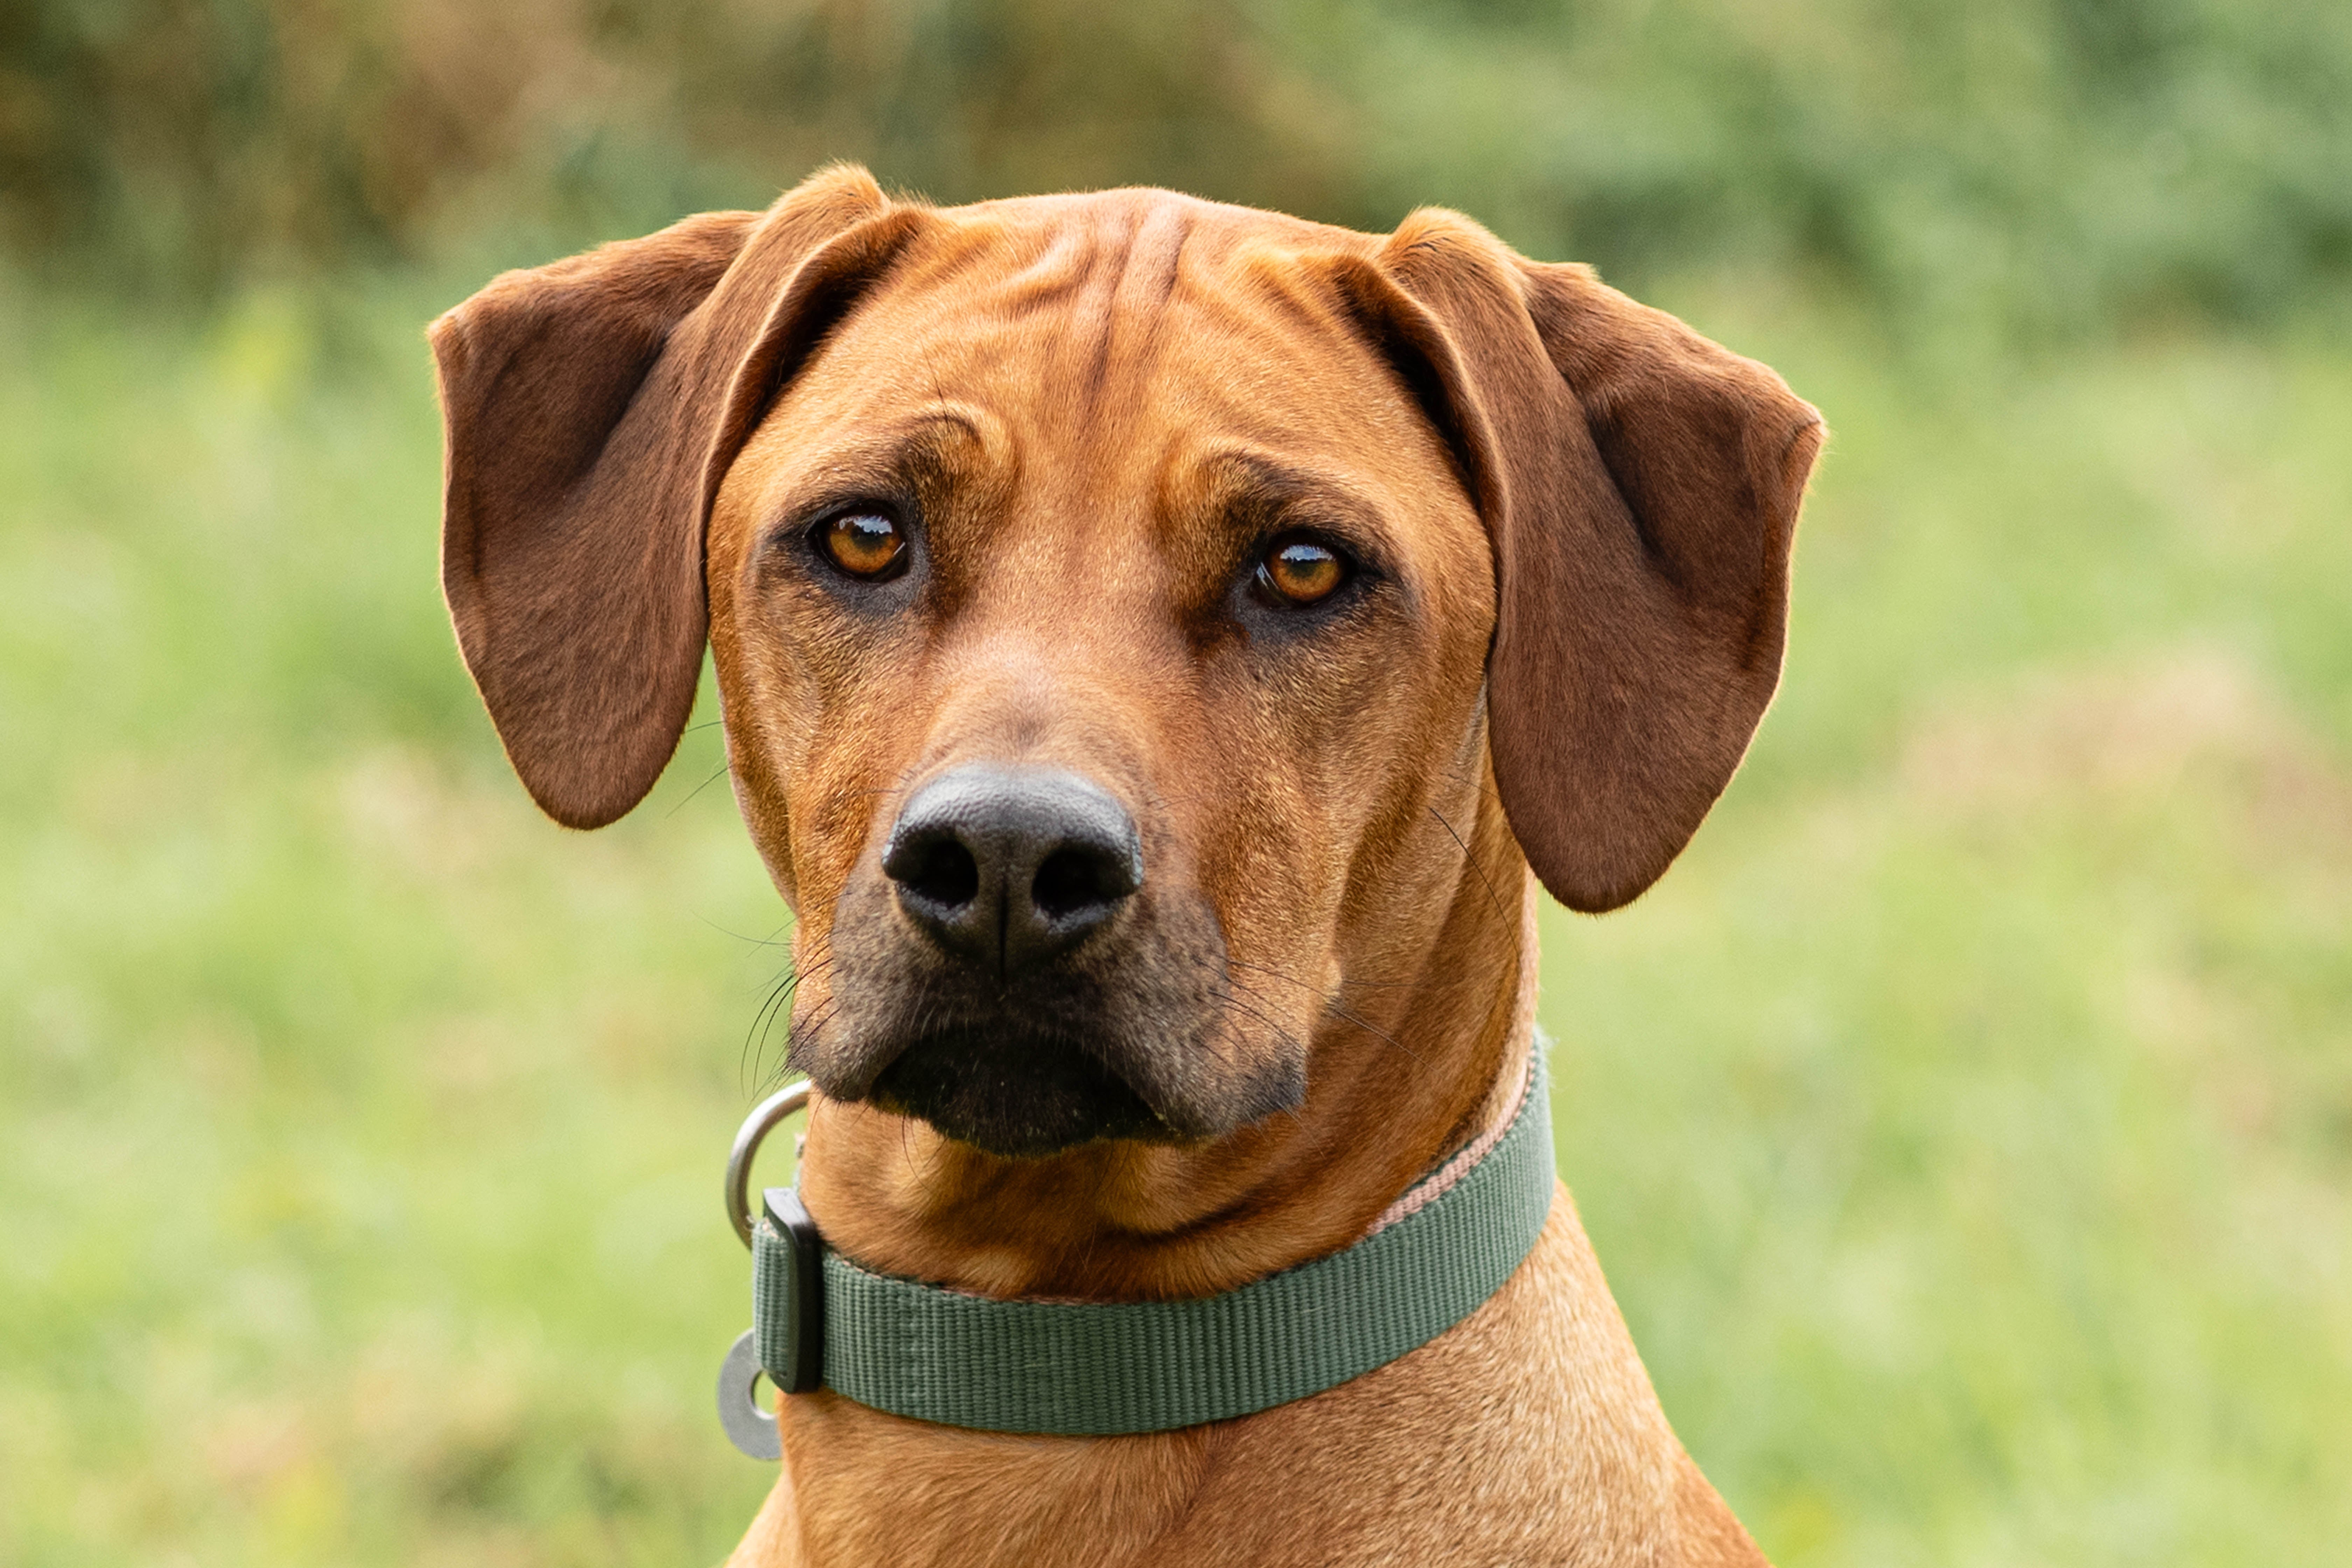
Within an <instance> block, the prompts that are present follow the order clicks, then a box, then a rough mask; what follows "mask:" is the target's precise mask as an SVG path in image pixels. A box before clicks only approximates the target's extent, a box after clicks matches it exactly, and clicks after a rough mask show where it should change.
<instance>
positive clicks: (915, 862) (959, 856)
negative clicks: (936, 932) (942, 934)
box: [887, 837, 980, 910]
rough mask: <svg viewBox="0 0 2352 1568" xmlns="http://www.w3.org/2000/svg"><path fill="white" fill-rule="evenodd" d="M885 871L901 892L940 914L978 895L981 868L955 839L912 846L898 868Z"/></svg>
mask: <svg viewBox="0 0 2352 1568" xmlns="http://www.w3.org/2000/svg"><path fill="white" fill-rule="evenodd" d="M887 870H888V872H889V874H890V877H891V879H893V880H895V881H896V882H897V883H898V885H899V886H900V887H901V888H903V889H906V890H907V891H908V892H909V893H911V894H913V895H914V896H915V897H917V898H919V899H920V900H923V901H924V902H926V903H929V904H933V905H936V906H938V907H939V908H940V909H941V910H960V909H961V908H963V906H964V905H966V904H968V903H970V902H971V900H972V898H973V896H974V895H975V894H977V893H978V892H979V891H980V864H979V862H978V861H976V860H974V859H973V858H972V854H971V850H970V849H968V848H966V847H964V846H963V844H962V843H961V841H959V840H957V839H954V838H948V837H940V838H934V839H932V840H930V841H929V842H928V843H925V844H918V845H914V846H911V847H910V852H909V853H908V854H906V855H905V856H903V857H900V858H898V864H896V865H893V866H890V867H888V868H887Z"/></svg>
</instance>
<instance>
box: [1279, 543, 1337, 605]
mask: <svg viewBox="0 0 2352 1568" xmlns="http://www.w3.org/2000/svg"><path fill="white" fill-rule="evenodd" d="M1347 580H1348V563H1347V562H1346V561H1345V560H1343V559H1341V557H1340V555H1339V552H1338V551H1336V550H1333V549H1332V548H1331V547H1330V546H1328V545H1326V544H1318V543H1316V542H1314V541H1313V540H1311V539H1295V538H1294V539H1277V540H1276V541H1275V542H1274V544H1273V547H1272V548H1270V549H1269V550H1267V551H1266V552H1265V556H1264V557H1263V558H1262V559H1261V560H1260V561H1259V562H1258V563H1257V581H1258V586H1259V587H1260V588H1262V589H1263V590H1265V593H1266V594H1267V595H1270V596H1271V597H1273V599H1274V600H1275V601H1276V603H1278V604H1286V605H1312V604H1316V603H1318V602H1320V601H1322V600H1324V599H1328V598H1329V597H1330V596H1331V595H1333V594H1335V593H1337V592H1339V585H1340V584H1343V583H1345V582H1346V581H1347Z"/></svg>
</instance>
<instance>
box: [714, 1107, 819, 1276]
mask: <svg viewBox="0 0 2352 1568" xmlns="http://www.w3.org/2000/svg"><path fill="white" fill-rule="evenodd" d="M809 1091H810V1085H809V1083H808V1081H807V1080H806V1079H803V1080H802V1081H800V1082H799V1083H793V1084H787V1085H785V1086H784V1087H783V1088H782V1089H778V1090H776V1092H775V1093H773V1094H772V1095H770V1096H768V1098H767V1099H765V1100H761V1101H760V1103H759V1104H758V1105H757V1106H755V1107H753V1108H752V1110H751V1115H749V1116H747V1117H745V1118H744V1119H743V1125H742V1126H741V1127H740V1128H738V1129H736V1131H735V1147H734V1148H733V1149H732V1150H730V1152H728V1155H727V1217H728V1219H729V1220H730V1221H731V1222H732V1223H733V1224H734V1226H735V1234H736V1235H737V1236H739V1237H742V1239H743V1245H744V1246H746V1247H749V1246H751V1161H752V1158H753V1156H755V1155H757V1154H758V1153H759V1152H760V1144H761V1142H763V1141H764V1140H765V1139H766V1138H767V1136H768V1134H769V1133H770V1132H772V1131H775V1126H776V1123H777V1122H779V1121H782V1120H783V1119H784V1118H785V1117H787V1116H790V1115H791V1114H792V1113H793V1111H795V1110H800V1109H802V1108H803V1106H805V1105H807V1104H808V1102H809Z"/></svg>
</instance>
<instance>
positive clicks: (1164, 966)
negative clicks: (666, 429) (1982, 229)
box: [709, 202, 1495, 1153]
mask: <svg viewBox="0 0 2352 1568" xmlns="http://www.w3.org/2000/svg"><path fill="white" fill-rule="evenodd" d="M1300 227H1301V228H1302V229H1303V227H1304V226H1300ZM1298 238H1299V235H1297V234H1296V233H1291V232H1287V231H1284V230H1276V232H1275V233H1274V234H1272V235H1268V234H1266V233H1265V231H1264V229H1263V228H1262V227H1261V226H1259V225H1258V224H1255V223H1239V222H1236V221H1234V215H1230V214H1228V213H1225V212H1223V211H1221V210H1220V209H1216V208H1213V207H1207V206H1205V205H1192V204H1186V205H1172V204H1170V205H1146V204H1144V203H1141V202H1130V203H1129V204H1126V205H1111V204H1103V203H1098V202H1097V203H1076V202H1073V203H1064V204H1046V203H1040V204H1022V205H1016V206H1013V207H1012V208H1010V209H1009V210H1007V209H999V210H994V211H991V210H987V209H983V210H982V211H981V212H980V213H978V214H976V215H972V216H961V215H941V216H933V217H931V218H930V219H929V223H928V224H927V226H926V229H925V231H924V232H922V233H921V234H919V235H918V236H917V237H915V238H914V239H913V240H912V241H911V242H910V243H909V245H908V248H907V250H906V252H905V253H904V254H902V255H901V256H900V257H899V258H898V263H897V265H896V267H895V268H893V271H892V274H891V277H890V279H889V281H888V282H887V284H885V285H882V286H879V287H877V288H875V289H871V290H869V291H868V292H867V293H866V296H865V297H864V299H863V300H862V301H861V303H860V305H859V307H858V308H857V309H856V311H855V312H854V313H852V314H850V315H849V316H848V317H847V318H846V319H845V321H843V322H842V323H841V324H840V325H839V326H838V327H837V328H836V329H835V332H834V333H833V335H832V336H831V337H830V338H829V340H828V341H827V342H826V343H825V345H824V349H823V352H822V353H820V354H818V355H817V356H816V357H815V358H814V360H813V362H812V363H809V364H808V365H807V366H806V367H805V368H804V369H803V371H802V373H801V374H800V375H799V376H798V377H797V378H796V379H795V380H794V381H793V384H792V385H791V387H790V388H789V389H788V390H787V391H786V393H785V394H784V395H783V396H782V397H781V398H779V399H778V400H777V402H776V403H775V405H774V406H773V407H772V410H771V411H770V412H769V413H768V414H767V416H765V418H764V419H763V420H762V421H761V424H760V426H759V427H758V429H757V430H756V432H754V433H753V434H752V435H751V437H750V438H749V439H748V440H747V441H746V443H745V445H744V447H743V448H742V451H741V453H740V456H739V457H737V458H736V459H735V461H734V463H733V464H732V466H731V467H730V470H729V472H728V474H727V477H726V479H725V482H724V484H723V486H722V488H721V489H720V490H719V496H718V500H717V505H716V508H715V510H714V514H713V518H712V522H711V527H710V533H709V595H710V606H711V627H712V630H711V638H712V643H713V645H714V647H715V648H716V650H717V654H718V660H719V680H720V684H721V689H722V691H723V693H724V696H725V701H726V711H727V717H728V729H729V738H730V744H731V746H732V757H733V762H734V766H735V770H736V775H737V778H738V780H739V781H740V794H741V798H742V800H743V803H744V806H745V810H746V814H747V816H748V817H749V819H750V821H751V825H752V828H753V832H754V834H755V836H756V837H757V838H758V840H759V843H760V846H761V850H762V851H763V853H764V854H765V856H766V858H767V859H768V862H769V864H770V865H771V866H772V868H774V870H775V874H776V876H777V879H778V880H779V882H780V884H781V885H782V887H783V888H785V889H786V890H787V894H788V896H789V897H792V898H793V900H795V902H796V903H797V906H798V908H799V911H800V928H799V936H798V952H799V954H800V957H801V962H802V980H801V984H800V988H799V994H798V997H797V999H796V1010H797V1017H798V1023H797V1026H796V1027H795V1028H794V1029H793V1045H792V1054H793V1063H794V1065H796V1066H799V1067H802V1068H805V1069H806V1070H807V1071H808V1073H809V1074H810V1076H811V1077H812V1078H814V1079H815V1081H816V1082H817V1084H818V1085H819V1086H820V1087H821V1088H822V1089H824V1090H825V1091H826V1092H827V1093H828V1094H830V1095H832V1096H834V1097H835V1098H839V1099H868V1100H873V1101H874V1102H876V1103H877V1104H879V1105H881V1106H883V1107H886V1108H887V1109H891V1110H899V1111H903V1112H906V1113H909V1114H913V1115H916V1116H919V1117H922V1118H923V1119H925V1120H927V1121H930V1122H931V1123H932V1124H934V1125H935V1126H937V1127H938V1128H940V1130H941V1131H945V1132H947V1133H949V1134H950V1135H951V1136H953V1137H956V1138H959V1139H962V1140H964V1141H966V1142H972V1143H975V1144H978V1145H980V1146H982V1147H983V1148H987V1149H990V1150H993V1151H996V1152H1003V1153H1041V1152H1050V1151H1053V1150H1056V1149H1059V1148H1063V1147H1066V1146H1067V1145H1070V1144H1074V1143H1079V1142H1087V1141H1088V1140H1091V1139H1095V1138H1099V1137H1104V1136H1123V1137H1142V1138H1155V1139H1157V1138H1201V1137H1207V1136H1213V1135H1215V1134H1218V1133H1221V1132H1224V1131H1230V1130H1231V1129H1233V1128H1234V1127H1237V1126H1239V1125H1241V1124H1243V1123H1244V1122H1246V1121H1252V1120H1254V1119H1255V1118H1257V1117H1259V1116H1262V1115H1265V1113H1267V1112H1269V1111H1272V1110H1277V1109H1283V1108H1286V1107H1290V1106H1293V1105H1295V1104H1297V1101H1298V1100H1299V1098H1300V1096H1301V1094H1302V1092H1303V1089H1304V1085H1305V1081H1306V1074H1307V1042H1308V1041H1309V1040H1310V1039H1312V1038H1313V1037H1314V1035H1315V1033H1316V1031H1317V1028H1318V1025H1319V1024H1320V1023H1321V1021H1322V1019H1323V1017H1324V1015H1325V1010H1326V1008H1327V1007H1328V1005H1331V1004H1332V1003H1333V1002H1335V1001H1336V1000H1337V999H1338V998H1339V996H1340V995H1341V994H1342V991H1343V987H1344V986H1345V984H1346V983H1347V981H1348V979H1349V974H1350V972H1351V971H1352V970H1354V969H1355V968H1356V967H1357V966H1359V965H1360V963H1365V962H1369V961H1370V955H1369V954H1367V953H1366V952H1363V951H1362V950H1363V946H1364V943H1365V942H1366V941H1367V939H1368V937H1371V936H1376V935H1380V934H1385V933H1371V932H1368V931H1367V930H1366V928H1365V922H1363V921H1361V920H1351V919H1350V915H1351V911H1360V910H1361V909H1362V907H1363V906H1365V905H1366V904H1368V903H1370V902H1374V901H1377V900H1382V899H1388V900H1402V901H1404V902H1407V903H1408V904H1410V905H1412V906H1414V907H1418V908H1421V909H1424V910H1433V909H1434V908H1435V907H1437V905H1438V903H1439V900H1437V898H1436V896H1435V895H1436V892H1437V889H1435V888H1434V887H1433V886H1429V885H1427V884H1428V883H1429V882H1430V872H1431V871H1432V870H1433V869H1435V868H1439V867H1441V866H1442V865H1444V864H1446V863H1450V862H1458V859H1459V855H1460V850H1459V848H1458V847H1456V845H1455V843H1454V840H1453V839H1452V837H1449V835H1450V834H1451V833H1452V832H1453V831H1454V830H1453V829H1452V828H1450V827H1449V826H1447V823H1448V822H1449V820H1452V821H1460V822H1462V823H1463V824H1464V826H1466V825H1467V816H1466V811H1467V806H1466V805H1465V802H1467V801H1468V800H1470V799H1472V798H1473V797H1475V790H1476V786H1477V782H1478V775H1479V773H1480V771H1481V769H1482V767H1483V746H1482V741H1483V734H1482V731H1481V728H1480V718H1481V709H1480V702H1479V692H1480V687H1481V684H1482V682H1483V680H1484V678H1485V665H1486V645H1487V641H1488V639H1489V637H1490V636H1491V633H1492V630H1493V626H1494V619H1495V609H1494V570H1493V565H1492V559H1491V555H1490V552H1489V549H1488V544H1487V540H1486V531H1485V530H1484V529H1483V528H1482V527H1481V526H1480V523H1479V520H1478V516H1477V513H1476V511H1475V510H1474V509H1473V507H1472V506H1471V504H1470V501H1469V499H1468V497H1467V496H1466V495H1465V492H1464V490H1463V488H1462V485H1461V482H1460V480H1459V479H1458V478H1457V477H1456V475H1455V472H1454V466H1453V463H1452V461H1451V459H1450V458H1449V457H1448V454H1447V452H1446V449H1445V447H1444V444H1443V443H1442V442H1441V441H1440V440H1439V438H1438V437H1437V435H1436V432H1435V431H1434V430H1433V428H1432V426H1430V424H1429V421H1428V420H1427V419H1426V418H1425V417H1424V416H1423V414H1422V413H1421V411H1420V409H1419V408H1418V407H1417V406H1416V405H1414V403H1413V401H1412V395H1411V393H1410V391H1409V390H1408V388H1407V387H1406V386H1405V385H1404V384H1403V383H1402V381H1401V380H1400V378H1399V377H1398V375H1397V374H1396V372H1395V371H1394V370H1393V368H1391V365H1390V364H1389V363H1386V362H1385V361H1383V360H1382V358H1381V356H1380V355H1379V354H1378V353H1377V352H1376V351H1375V349H1374V347H1373V346H1372V345H1371V344H1370V343H1369V342H1364V341H1363V340H1362V339H1361V338H1360V337H1356V336H1353V335H1351V334H1349V333H1347V332H1346V331H1344V329H1343V327H1342V325H1341V323H1339V321H1335V320H1334V311H1333V310H1332V308H1331V306H1330V305H1329V304H1328V303H1326V302H1323V301H1320V300H1318V299H1317V298H1316V296H1315V293H1314V291H1313V289H1312V287H1311V282H1312V279H1310V278H1309V277H1308V276H1306V275H1304V274H1303V273H1302V272H1301V269H1300V268H1297V265H1296V264H1295V263H1294V262H1293V261H1292V260H1291V259H1290V258H1288V257H1287V256H1286V255H1285V254H1284V253H1283V250H1282V249H1281V248H1280V246H1281V242H1283V241H1288V242H1290V243H1291V244H1293V245H1295V244H1296V243H1297V239H1298ZM1439 846H1443V847H1444V851H1445V853H1444V855H1438V854H1435V853H1433V851H1434V850H1435V849H1436V848H1437V847H1439Z"/></svg>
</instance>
